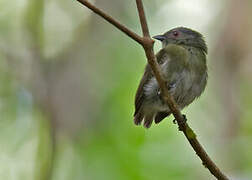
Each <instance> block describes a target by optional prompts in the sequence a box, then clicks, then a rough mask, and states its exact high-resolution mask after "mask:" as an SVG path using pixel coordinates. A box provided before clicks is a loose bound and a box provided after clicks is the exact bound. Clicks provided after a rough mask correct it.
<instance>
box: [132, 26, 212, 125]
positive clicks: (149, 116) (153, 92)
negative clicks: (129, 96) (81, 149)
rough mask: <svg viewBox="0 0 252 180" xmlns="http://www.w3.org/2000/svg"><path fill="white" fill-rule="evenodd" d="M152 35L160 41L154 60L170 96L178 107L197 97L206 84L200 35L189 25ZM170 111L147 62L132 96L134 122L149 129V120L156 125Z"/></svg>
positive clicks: (205, 66) (205, 68)
mask: <svg viewBox="0 0 252 180" xmlns="http://www.w3.org/2000/svg"><path fill="white" fill-rule="evenodd" d="M153 38H154V39H156V40H159V41H161V43H162V49H161V50H160V51H159V52H158V53H157V54H156V59H157V62H158V64H159V66H160V69H161V73H162V75H163V77H164V80H165V83H166V85H167V88H168V91H169V93H170V95H171V96H172V97H173V99H174V100H175V103H176V104H177V105H178V108H179V110H182V109H183V108H184V107H186V106H188V105H189V104H191V103H192V102H193V101H194V100H195V99H197V98H198V97H200V95H201V94H202V92H203V91H204V90H205V87H206V84H207V78H208V73H207V58H206V56H207V52H208V48H207V45H206V42H205V40H204V37H203V35H202V34H200V33H199V32H197V31H195V30H192V29H190V28H186V27H176V28H173V29H171V30H169V31H167V32H166V33H164V34H162V35H157V36H154V37H153ZM170 114H171V111H170V109H169V107H168V105H167V104H166V103H165V102H164V100H163V98H162V93H161V91H160V87H159V84H158V82H157V80H156V78H155V76H154V75H153V72H152V70H151V67H150V65H149V64H147V65H146V66H145V71H144V74H143V76H142V79H141V81H140V83H139V86H138V89H137V91H136V95H135V113H134V123H135V124H136V125H141V124H142V122H143V126H144V127H145V128H149V127H150V126H151V124H152V122H153V121H154V122H155V123H156V124H158V123H160V122H161V121H162V120H163V119H164V118H166V117H168V116H169V115H170Z"/></svg>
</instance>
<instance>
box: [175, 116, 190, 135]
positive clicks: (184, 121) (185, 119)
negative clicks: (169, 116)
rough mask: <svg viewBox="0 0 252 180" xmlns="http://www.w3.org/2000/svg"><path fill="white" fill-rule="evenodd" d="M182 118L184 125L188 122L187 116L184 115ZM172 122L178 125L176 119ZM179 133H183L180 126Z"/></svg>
mask: <svg viewBox="0 0 252 180" xmlns="http://www.w3.org/2000/svg"><path fill="white" fill-rule="evenodd" d="M182 116H183V124H185V123H186V121H187V118H186V115H184V114H182ZM172 122H173V124H177V119H174V120H173V121H172ZM179 131H182V129H181V128H180V126H179Z"/></svg>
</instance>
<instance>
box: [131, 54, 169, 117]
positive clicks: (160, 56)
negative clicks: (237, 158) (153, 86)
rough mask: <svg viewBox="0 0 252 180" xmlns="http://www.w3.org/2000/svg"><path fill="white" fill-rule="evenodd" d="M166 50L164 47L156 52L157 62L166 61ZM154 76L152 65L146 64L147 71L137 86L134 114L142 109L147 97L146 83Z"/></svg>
mask: <svg viewBox="0 0 252 180" xmlns="http://www.w3.org/2000/svg"><path fill="white" fill-rule="evenodd" d="M165 54H166V53H165V50H164V49H162V50H160V51H159V52H158V53H157V54H156V58H157V62H158V63H159V64H162V63H163V61H164V56H165ZM152 77H153V73H152V70H151V67H150V66H149V64H147V65H146V66H145V71H144V75H143V77H142V79H141V81H140V83H139V86H138V88H137V92H136V96H135V113H134V116H135V115H136V114H137V113H138V112H139V110H140V109H141V106H142V104H143V101H144V99H145V95H144V85H145V84H146V83H147V82H148V81H149V80H150V79H151V78H152Z"/></svg>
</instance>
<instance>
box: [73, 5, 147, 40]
mask: <svg viewBox="0 0 252 180" xmlns="http://www.w3.org/2000/svg"><path fill="white" fill-rule="evenodd" d="M77 1H79V2H80V3H81V4H83V5H84V6H86V7H87V8H89V9H90V10H91V11H93V12H94V13H95V14H98V15H99V16H101V17H102V18H104V19H105V20H106V21H108V22H109V23H110V24H113V25H114V26H115V27H117V28H118V29H120V30H121V31H122V32H124V33H125V34H126V35H127V36H129V37H130V38H131V39H134V40H135V41H136V42H138V43H139V44H143V40H142V37H141V36H139V35H138V34H136V33H134V32H133V31H131V30H130V29H129V28H127V27H126V26H124V25H123V24H121V23H120V22H119V21H117V20H116V19H114V18H112V17H111V16H109V15H108V14H106V13H105V12H103V11H102V10H100V9H98V8H97V7H95V6H94V5H93V4H91V3H90V2H88V1H86V0H77Z"/></svg>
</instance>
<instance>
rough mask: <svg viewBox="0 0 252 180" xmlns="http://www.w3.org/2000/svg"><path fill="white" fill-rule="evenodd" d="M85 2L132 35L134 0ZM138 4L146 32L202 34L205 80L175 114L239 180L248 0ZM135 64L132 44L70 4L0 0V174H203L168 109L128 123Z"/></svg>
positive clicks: (246, 159) (247, 151)
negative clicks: (164, 114) (153, 118)
mask: <svg viewBox="0 0 252 180" xmlns="http://www.w3.org/2000/svg"><path fill="white" fill-rule="evenodd" d="M90 1H91V2H92V3H94V4H95V5H97V6H98V7H99V8H102V9H103V10H105V11H106V12H108V13H109V14H110V15H112V16H113V17H116V18H117V19H118V20H120V21H121V22H123V24H125V25H127V26H128V27H129V28H131V29H132V30H134V31H135V32H137V33H139V34H140V33H141V29H140V25H139V20H138V16H137V12H136V5H135V1H134V0H106V1H105V0H96V1H94V0H90ZM144 5H145V10H146V15H147V18H148V24H149V27H150V32H151V35H156V34H160V33H164V32H165V31H167V30H169V29H171V28H173V27H177V26H186V27H190V28H193V29H196V30H198V31H200V32H202V33H203V34H204V36H205V39H206V41H207V43H208V46H209V55H208V66H209V83H208V86H207V88H206V91H205V92H204V94H203V95H202V96H201V98H200V99H199V100H197V101H196V102H194V103H193V104H192V105H190V106H189V107H188V108H186V109H185V110H184V111H183V113H185V114H186V115H187V118H188V122H189V124H190V125H191V127H192V128H193V129H194V130H195V132H196V133H197V134H198V138H199V141H200V142H201V143H202V144H203V146H204V147H205V148H206V150H207V152H208V153H209V155H210V156H211V157H212V159H213V160H214V161H215V162H216V163H217V164H218V165H219V167H220V168H221V169H222V170H223V171H224V172H225V173H226V174H228V175H229V177H230V178H231V179H234V180H251V179H252V120H251V118H252V110H251V109H252V93H251V92H252V80H251V74H252V60H251V59H252V44H251V42H252V21H251V17H252V2H251V1H250V0H243V1H237V0H218V1H217V0H155V1H153V0H144ZM160 48H161V46H160V43H156V44H155V50H156V51H158V49H160ZM145 64H146V58H145V56H144V52H143V50H142V49H141V47H140V46H139V45H138V44H137V43H135V42H134V41H133V40H131V39H129V38H128V37H127V36H125V35H124V34H122V33H121V32H120V31H118V30H117V29H115V28H114V27H113V26H111V25H110V24H108V23H106V22H105V21H104V20H103V19H101V18H100V17H97V16H96V15H94V14H93V13H92V12H91V11H90V10H88V9H86V8H85V7H83V6H82V5H81V4H79V3H78V2H77V1H75V0H73V1H67V0H15V1H7V0H0V179H3V180H47V179H53V180H70V179H71V180H156V179H157V180H158V179H173V180H185V179H186V180H196V179H200V180H201V179H202V180H209V179H210V180H211V179H214V178H213V176H211V175H210V173H209V172H208V170H207V169H205V168H204V167H203V166H202V164H201V161H200V160H199V158H198V157H197V156H196V154H195V152H194V151H193V150H192V148H191V147H190V146H189V144H188V142H187V141H186V139H185V137H184V136H183V135H182V133H181V132H179V131H178V129H177V125H174V124H173V123H172V119H173V118H172V117H170V118H167V119H166V120H165V121H163V122H162V123H161V124H160V125H158V126H157V125H153V126H152V127H151V128H150V129H148V130H146V129H144V128H143V127H136V126H134V124H133V118H132V116H133V111H134V95H135V91H136V89H137V85H138V83H139V81H140V78H141V75H142V73H143V70H144V65H145Z"/></svg>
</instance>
